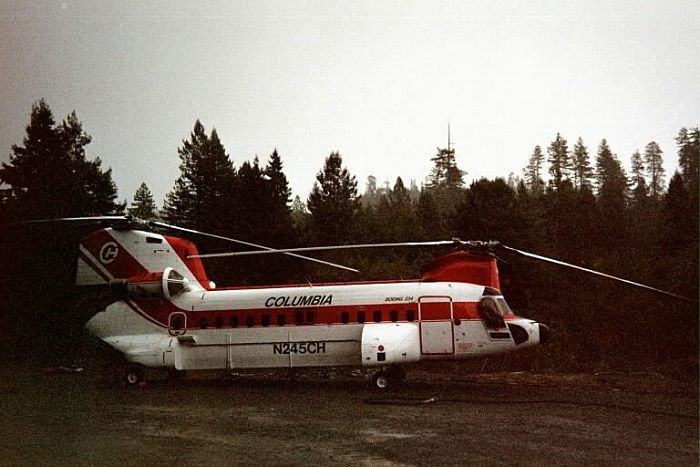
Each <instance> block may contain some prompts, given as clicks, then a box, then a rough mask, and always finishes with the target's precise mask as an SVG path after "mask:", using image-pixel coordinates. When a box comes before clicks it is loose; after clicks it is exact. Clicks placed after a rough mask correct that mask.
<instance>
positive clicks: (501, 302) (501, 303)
mask: <svg viewBox="0 0 700 467" xmlns="http://www.w3.org/2000/svg"><path fill="white" fill-rule="evenodd" d="M496 301H497V302H498V308H499V309H500V310H501V315H505V314H507V313H513V310H511V309H510V306H508V303H507V302H506V299H505V298H503V297H498V298H496Z"/></svg>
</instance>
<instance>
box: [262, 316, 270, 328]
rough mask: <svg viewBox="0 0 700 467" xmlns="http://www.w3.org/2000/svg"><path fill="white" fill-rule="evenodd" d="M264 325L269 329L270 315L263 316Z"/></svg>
mask: <svg viewBox="0 0 700 467" xmlns="http://www.w3.org/2000/svg"><path fill="white" fill-rule="evenodd" d="M262 325H263V326H264V327H268V326H269V325H270V315H262Z"/></svg>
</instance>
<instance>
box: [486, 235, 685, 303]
mask: <svg viewBox="0 0 700 467" xmlns="http://www.w3.org/2000/svg"><path fill="white" fill-rule="evenodd" d="M500 246H501V247H502V248H505V249H506V250H509V251H513V252H515V253H518V254H520V255H523V256H526V257H528V258H533V259H538V260H540V261H546V262H548V263H553V264H557V265H559V266H564V267H567V268H572V269H576V270H579V271H583V272H587V273H589V274H594V275H596V276H600V277H606V278H608V279H613V280H616V281H620V282H624V283H625V284H629V285H634V286H636V287H641V288H643V289H647V290H651V291H653V292H657V293H661V294H664V295H668V296H670V297H674V298H679V299H681V300H686V301H689V302H693V301H694V300H692V299H690V298H688V297H684V296H682V295H678V294H675V293H673V292H668V291H666V290H661V289H657V288H656V287H652V286H650V285H646V284H640V283H639V282H634V281H631V280H629V279H623V278H622V277H617V276H613V275H610V274H605V273H603V272H600V271H595V270H593V269H587V268H584V267H582V266H576V265H575V264H571V263H566V262H564V261H560V260H558V259H554V258H548V257H546V256H542V255H536V254H535V253H530V252H527V251H523V250H518V249H516V248H512V247H509V246H506V245H500Z"/></svg>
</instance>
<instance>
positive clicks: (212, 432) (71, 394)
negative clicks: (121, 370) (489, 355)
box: [0, 369, 698, 466]
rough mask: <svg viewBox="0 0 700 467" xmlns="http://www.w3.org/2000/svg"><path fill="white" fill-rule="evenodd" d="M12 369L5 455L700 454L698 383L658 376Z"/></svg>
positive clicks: (311, 461)
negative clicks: (123, 377)
mask: <svg viewBox="0 0 700 467" xmlns="http://www.w3.org/2000/svg"><path fill="white" fill-rule="evenodd" d="M3 376H4V377H3V378H2V382H0V391H1V392H2V399H1V400H2V402H0V409H1V410H2V421H3V430H2V431H3V434H2V436H0V464H1V465H32V466H33V465H136V464H138V465H161V464H168V465H253V464H256V465H373V466H374V465H380V466H381V465H387V466H393V465H431V466H434V465H457V464H459V465H504V464H508V465H513V464H517V465H524V464H529V465H545V464H546V465H581V464H586V465H591V464H593V465H674V466H677V465H698V393H697V388H694V387H690V386H687V385H683V384H679V383H674V382H672V381H670V380H667V379H665V378H663V377H661V376H658V375H648V374H636V375H635V374H625V375H620V374H614V373H610V374H598V375H532V374H528V373H508V374H496V375H493V374H487V375H470V376H465V377H456V376H454V374H450V372H449V371H447V372H445V371H442V372H440V371H438V372H429V371H428V372H427V371H419V370H415V371H413V370H412V371H410V372H409V379H408V381H407V383H406V384H405V385H403V386H401V387H398V388H395V389H392V390H388V391H387V392H379V391H376V390H373V389H371V388H370V387H369V385H368V383H367V381H366V380H365V377H363V376H362V375H361V374H360V373H359V372H357V371H355V372H350V371H346V372H336V373H328V372H325V373H324V372H305V373H301V374H297V377H296V378H295V379H294V380H290V379H289V378H288V377H287V375H285V374H250V375H237V376H231V375H222V374H210V375H206V374H205V375H202V376H192V375H189V377H188V378H186V379H185V380H181V381H172V382H171V381H167V380H162V379H161V380H157V381H152V382H150V383H148V384H146V385H145V386H142V387H136V388H130V387H125V386H123V385H121V384H118V383H115V382H114V381H113V378H107V377H105V376H104V374H99V372H96V371H93V370H90V369H86V370H85V371H83V372H81V373H60V372H55V373H54V372H45V371H31V372H30V371H23V372H22V371H17V370H14V371H11V370H7V369H5V370H3Z"/></svg>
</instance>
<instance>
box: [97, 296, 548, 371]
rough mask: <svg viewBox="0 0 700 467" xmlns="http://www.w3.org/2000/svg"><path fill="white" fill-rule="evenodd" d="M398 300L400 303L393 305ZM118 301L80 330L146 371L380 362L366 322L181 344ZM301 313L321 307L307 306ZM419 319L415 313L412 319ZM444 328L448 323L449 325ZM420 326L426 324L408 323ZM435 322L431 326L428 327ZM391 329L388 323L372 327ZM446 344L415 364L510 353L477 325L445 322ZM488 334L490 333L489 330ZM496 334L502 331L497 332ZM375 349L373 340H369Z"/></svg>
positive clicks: (338, 301) (199, 302) (224, 301)
mask: <svg viewBox="0 0 700 467" xmlns="http://www.w3.org/2000/svg"><path fill="white" fill-rule="evenodd" d="M483 290H484V287H482V286H477V285H472V284H462V283H440V282H435V283H429V282H408V283H377V284H349V285H327V286H317V287H315V286H304V287H275V288H260V289H241V290H215V291H199V292H185V293H182V294H180V295H179V296H177V297H176V298H175V300H174V303H175V305H176V306H178V307H179V308H181V309H184V310H193V311H195V312H196V311H197V310H231V309H235V310H246V309H250V310H260V309H266V308H267V309H270V310H274V309H275V307H274V306H268V307H266V306H265V304H266V302H268V303H270V301H269V300H270V297H302V296H316V295H319V296H332V297H333V298H332V301H331V304H330V305H328V306H343V305H355V306H360V305H365V306H368V307H369V306H371V305H376V304H384V303H387V302H385V300H386V299H387V298H390V299H391V300H392V302H391V303H404V304H405V303H415V304H416V306H417V304H418V299H419V298H420V297H426V296H431V297H435V296H439V297H450V298H451V299H452V301H458V302H476V301H478V299H479V298H480V296H481V294H482V293H483ZM398 297H402V298H405V299H406V300H405V301H403V302H398V301H396V300H397V298H398ZM135 306H136V305H135V304H134V303H133V302H132V303H131V306H129V304H127V303H126V302H123V301H120V302H116V303H114V304H112V305H110V306H108V307H107V308H106V309H105V311H103V312H100V313H97V314H96V315H95V316H94V317H93V318H92V319H91V320H90V321H89V322H88V323H87V325H86V327H87V329H88V330H89V331H90V332H91V333H93V334H94V335H96V336H97V337H100V338H101V339H103V340H104V341H105V342H107V343H109V344H110V345H111V346H113V347H114V348H115V349H117V350H119V351H120V352H122V353H123V354H124V355H125V356H126V358H127V359H128V360H130V361H134V362H138V363H142V364H145V365H148V366H171V367H172V366H174V367H175V368H177V369H235V368H286V367H303V366H340V365H361V364H372V365H380V364H381V362H379V361H377V360H373V361H371V362H369V363H368V362H363V361H362V349H363V347H362V346H363V344H367V343H363V342H362V336H363V328H364V326H367V325H368V324H359V323H351V324H315V325H285V326H269V327H257V326H256V327H251V328H247V327H241V328H222V329H194V330H188V331H187V333H186V335H187V336H188V337H187V342H185V341H183V342H182V343H181V342H179V341H178V338H177V337H173V336H171V335H170V334H169V333H168V330H167V328H164V327H162V326H160V325H158V324H155V323H153V322H151V321H149V320H148V318H146V317H145V316H143V315H142V314H140V313H137V312H136V311H134V310H133V309H132V307H135ZM307 308H312V309H317V310H318V309H321V308H323V307H314V306H310V307H307ZM416 318H418V316H416ZM509 322H511V323H514V324H518V325H520V326H521V327H523V328H524V329H525V330H526V331H527V332H528V335H529V337H530V338H529V339H528V341H527V342H526V343H524V344H521V345H519V346H518V347H526V346H530V345H534V344H536V343H538V342H539V330H538V328H537V323H535V322H534V321H532V320H527V319H516V320H511V321H509ZM448 323H449V324H448ZM407 324H408V325H411V326H416V327H417V328H418V332H420V326H423V325H427V324H428V323H421V322H418V321H416V322H414V323H407ZM433 324H434V323H433ZM371 325H372V326H387V329H390V327H391V326H395V325H396V324H395V323H371ZM445 325H447V328H446V329H449V328H451V332H447V333H445V336H446V337H445V338H446V339H452V340H453V342H452V345H451V346H445V348H449V349H451V351H450V352H449V353H443V354H423V353H422V354H421V356H420V359H430V360H437V359H456V358H466V357H476V356H484V355H492V354H498V353H503V352H508V351H511V350H513V349H514V348H515V347H516V346H515V343H514V342H513V339H512V338H510V339H494V338H492V337H491V336H490V334H489V331H490V330H488V329H487V328H486V327H485V325H484V323H483V322H482V321H481V320H461V321H460V322H453V321H452V320H449V321H446V322H445ZM491 331H492V330H491ZM501 332H508V329H507V328H503V329H502V330H501ZM374 344H375V345H377V343H374Z"/></svg>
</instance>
